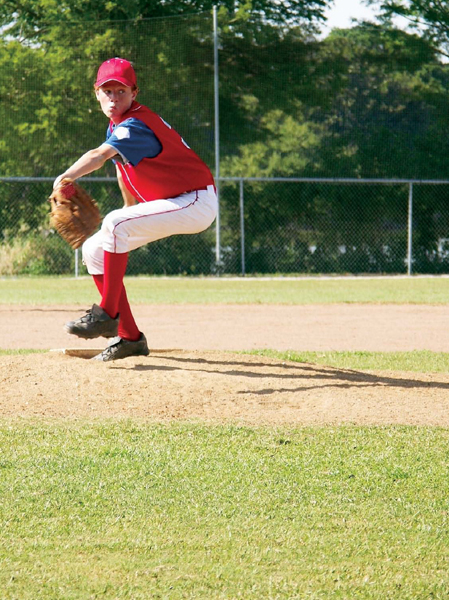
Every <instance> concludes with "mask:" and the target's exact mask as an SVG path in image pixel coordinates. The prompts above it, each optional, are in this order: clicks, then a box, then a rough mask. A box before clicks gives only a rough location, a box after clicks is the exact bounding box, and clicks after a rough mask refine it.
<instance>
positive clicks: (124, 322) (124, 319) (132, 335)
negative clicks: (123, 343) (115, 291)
mask: <svg viewBox="0 0 449 600" xmlns="http://www.w3.org/2000/svg"><path fill="white" fill-rule="evenodd" d="M118 311H119V313H120V319H119V322H118V334H119V336H120V337H121V338H123V339H125V340H130V341H132V342H135V341H137V340H138V339H139V338H140V331H139V328H138V327H137V325H136V322H135V320H134V317H133V314H132V312H131V307H130V305H129V302H128V296H127V295H126V290H125V286H123V287H122V294H121V296H120V302H119V305H118Z"/></svg>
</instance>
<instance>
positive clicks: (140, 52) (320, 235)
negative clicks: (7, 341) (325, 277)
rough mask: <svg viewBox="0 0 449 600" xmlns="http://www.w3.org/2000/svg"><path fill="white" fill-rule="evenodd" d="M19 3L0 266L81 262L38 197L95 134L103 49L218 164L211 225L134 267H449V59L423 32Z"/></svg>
mask: <svg viewBox="0 0 449 600" xmlns="http://www.w3.org/2000/svg"><path fill="white" fill-rule="evenodd" d="M97 4H98V3H97ZM97 4H96V3H94V5H95V6H97ZM147 4H148V3H147ZM162 4H164V3H162ZM278 4H279V5H281V4H282V3H278ZM94 5H92V8H93V7H94ZM221 8H223V7H221ZM21 10H22V9H20V7H19V9H17V11H18V12H17V13H13V15H12V16H11V19H12V23H10V24H9V25H11V26H9V25H8V26H7V27H5V28H3V29H1V31H0V66H1V69H0V90H2V95H1V99H2V102H0V121H1V122H2V124H3V128H2V139H1V140H0V275H4V276H5V275H20V274H65V275H71V274H76V275H78V274H80V275H82V274H84V273H85V270H84V267H83V266H82V264H81V260H80V258H81V257H80V253H79V252H78V253H74V252H73V251H72V250H71V249H70V248H69V247H68V246H67V244H65V243H64V242H63V241H62V240H61V239H60V237H59V236H58V235H57V234H56V233H55V231H54V230H53V229H52V228H51V226H50V223H49V218H48V211H49V207H48V205H47V204H46V203H45V201H43V199H44V198H45V197H47V196H48V195H49V193H50V191H51V185H52V182H53V180H54V177H55V176H57V175H59V174H60V173H62V172H64V170H65V169H66V168H67V167H68V166H69V165H70V164H72V162H73V161H74V160H76V159H77V158H79V156H81V155H82V154H83V153H84V152H86V151H87V150H88V149H90V148H94V147H97V146H98V145H99V144H100V143H101V142H102V141H103V139H104V134H105V130H106V126H107V122H106V119H105V118H104V115H103V114H102V113H101V110H100V107H99V106H98V103H97V101H96V99H95V96H94V94H93V90H92V84H93V81H94V79H95V73H96V69H97V68H98V65H99V64H100V63H101V62H102V61H103V60H104V59H106V58H110V57H111V56H123V57H125V58H128V59H130V60H132V61H133V63H134V65H135V67H136V72H137V76H138V82H139V87H140V88H141V91H140V92H139V100H140V101H141V102H143V103H144V104H147V105H148V106H150V108H152V109H153V110H155V111H156V112H157V113H159V114H160V115H161V116H162V117H163V118H164V119H166V120H167V121H168V122H170V124H171V125H173V126H174V127H175V129H176V130H177V131H179V133H180V134H181V135H182V136H183V137H184V139H185V140H186V141H187V142H188V144H189V145H190V146H191V147H192V148H193V149H194V150H195V152H197V153H198V154H199V155H200V156H201V157H202V158H203V159H204V160H205V161H206V163H207V164H208V165H209V167H210V168H211V170H212V171H213V172H214V173H215V174H218V175H219V176H218V177H217V180H218V181H217V182H218V184H219V192H220V214H219V219H218V220H217V223H216V224H215V226H212V227H211V228H210V229H209V230H208V231H206V232H204V233H202V234H200V235H195V236H174V237H172V238H169V239H165V240H161V241H159V242H156V243H153V244H150V245H148V246H146V247H144V248H141V249H138V250H136V251H134V252H132V253H131V254H130V259H129V266H128V273H129V274H131V275H138V274H146V275H159V274H164V275H175V274H176V275H177V274H187V275H200V274H204V275H208V274H236V275H240V274H242V275H244V274H274V273H286V274H287V273H290V274H301V273H310V274H312V273H446V272H449V242H448V241H447V240H448V239H449V222H448V221H449V203H448V198H447V196H448V194H449V188H448V184H449V162H448V160H447V155H448V150H449V135H448V132H449V110H448V109H447V99H448V98H449V65H448V64H447V63H444V62H441V60H440V58H439V56H438V55H437V54H436V53H435V50H434V48H433V46H432V45H431V44H429V43H428V41H427V40H426V39H425V38H417V37H416V36H411V35H408V34H406V33H405V32H400V31H397V30H395V29H394V28H388V27H370V26H369V25H366V24H365V25H360V26H358V27H354V28H352V29H351V30H341V31H336V32H334V33H333V34H332V35H330V36H328V37H326V38H325V39H322V40H319V39H317V38H314V37H313V35H312V34H311V32H310V30H309V29H308V28H307V27H306V25H305V23H304V22H302V21H298V22H292V21H291V20H290V19H289V20H288V23H287V22H285V23H284V25H282V26H280V25H279V23H276V22H275V21H272V20H271V19H264V18H257V15H256V14H253V15H252V18H250V19H247V18H240V17H241V15H240V16H239V15H238V14H237V15H233V14H231V13H228V12H227V11H226V10H220V11H219V12H218V17H219V18H218V30H219V31H218V32H217V27H216V24H217V23H216V19H215V22H214V23H213V19H212V14H211V12H210V11H209V10H208V11H206V12H201V13H198V14H189V15H187V14H186V15H178V16H174V15H172V16H170V17H168V16H167V17H163V18H162V17H161V18H141V17H142V15H137V14H136V15H135V18H132V19H131V18H129V19H125V20H122V19H117V20H99V19H97V18H94V15H95V14H96V13H89V14H90V17H87V18H86V19H85V20H83V19H84V17H82V16H78V19H76V18H75V17H74V16H73V15H72V16H71V13H70V11H69V10H63V11H62V12H61V13H60V14H59V13H58V17H57V18H56V17H55V18H52V19H50V20H45V19H44V22H43V23H41V25H42V26H40V27H39V26H37V24H36V23H34V19H35V18H36V19H38V21H39V19H40V17H39V14H38V13H39V11H31V12H32V14H31V15H30V14H28V17H29V18H30V19H31V21H30V22H29V23H28V22H26V23H25V22H22V21H20V19H19V21H20V22H19V21H17V22H16V20H17V19H18V18H19V16H20V14H21V13H20V11H21ZM5 14H6V13H5ZM76 14H78V13H76ZM98 14H103V13H102V12H101V10H100V12H99V13H98ZM150 14H153V13H151V11H150ZM214 14H215V16H217V13H216V12H214ZM259 16H260V15H259ZM0 17H1V15H0ZM14 24H15V25H14ZM25 25H26V26H25ZM217 34H218V35H217ZM74 39H76V40H77V43H76V44H74V43H73V40H74ZM218 100H219V102H218ZM218 108H219V113H220V114H219V115H218ZM218 116H219V118H218ZM114 176H115V171H114V169H113V165H112V164H110V163H108V164H107V165H105V167H104V168H103V169H102V170H101V171H98V172H97V173H93V174H92V177H88V178H84V179H83V182H84V185H85V186H86V188H87V189H88V191H89V192H90V193H91V194H92V196H93V197H94V198H96V199H97V201H98V203H99V205H100V208H101V211H102V213H103V214H106V213H107V212H108V211H109V210H111V209H113V208H117V207H118V206H120V205H121V203H122V200H121V196H120V192H119V190H118V186H117V183H116V180H115V177H114ZM262 176H263V177H262ZM342 178H345V179H342ZM368 178H369V179H368ZM434 180H436V181H434Z"/></svg>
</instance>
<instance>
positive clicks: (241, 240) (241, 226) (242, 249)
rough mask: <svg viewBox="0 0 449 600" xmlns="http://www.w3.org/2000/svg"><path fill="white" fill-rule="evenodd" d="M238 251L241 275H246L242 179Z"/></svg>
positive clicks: (241, 186) (241, 181)
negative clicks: (240, 261)
mask: <svg viewBox="0 0 449 600" xmlns="http://www.w3.org/2000/svg"><path fill="white" fill-rule="evenodd" d="M239 183H240V249H241V257H242V275H243V277H244V276H245V274H246V268H245V201H244V197H243V177H242V178H241V179H240V182H239Z"/></svg>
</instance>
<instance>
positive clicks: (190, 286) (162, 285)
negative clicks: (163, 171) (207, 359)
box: [0, 277, 449, 306]
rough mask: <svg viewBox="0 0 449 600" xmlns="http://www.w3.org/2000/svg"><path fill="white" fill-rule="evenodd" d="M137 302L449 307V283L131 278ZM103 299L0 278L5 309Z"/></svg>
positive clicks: (89, 292) (39, 281)
mask: <svg viewBox="0 0 449 600" xmlns="http://www.w3.org/2000/svg"><path fill="white" fill-rule="evenodd" d="M126 289H127V292H128V296H129V299H130V302H131V303H138V304H173V303H176V304H180V303H187V304H189V303H190V304H202V303H208V304H215V303H220V302H221V303H226V304H230V303H238V304H279V303H281V304H320V303H324V304H329V303H337V302H370V303H379V302H381V303H395V304H448V303H449V278H445V277H410V278H409V277H398V278H376V277H375V278H372V279H365V278H360V279H352V278H351V279H350V278H348V279H344V278H335V279H319V278H309V279H296V280H291V279H282V278H277V279H252V278H247V279H228V278H222V279H216V278H199V279H194V278H182V277H179V278H178V277H174V278H143V277H142V278H141V277H130V278H127V279H126ZM96 298H97V291H96V288H95V286H94V284H93V283H92V280H91V278H90V277H82V278H79V279H70V278H62V277H53V278H52V277H48V278H27V277H23V278H5V279H0V304H18V305H20V304H83V305H84V304H86V305H88V306H89V305H91V304H92V302H93V301H95V299H96Z"/></svg>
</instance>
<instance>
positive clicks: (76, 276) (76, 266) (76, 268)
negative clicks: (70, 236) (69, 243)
mask: <svg viewBox="0 0 449 600" xmlns="http://www.w3.org/2000/svg"><path fill="white" fill-rule="evenodd" d="M75 279H78V248H77V249H76V250H75Z"/></svg>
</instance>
